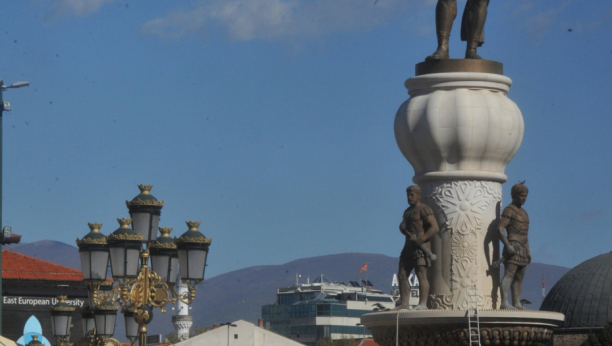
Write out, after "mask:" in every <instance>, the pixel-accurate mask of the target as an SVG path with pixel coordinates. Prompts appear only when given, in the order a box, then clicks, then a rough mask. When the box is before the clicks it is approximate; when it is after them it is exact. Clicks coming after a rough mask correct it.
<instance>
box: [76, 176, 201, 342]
mask: <svg viewBox="0 0 612 346" xmlns="http://www.w3.org/2000/svg"><path fill="white" fill-rule="evenodd" d="M138 188H139V189H140V191H141V193H140V194H139V195H138V196H136V197H135V198H134V199H132V201H127V202H126V204H127V207H128V209H129V211H130V216H131V217H132V219H118V221H119V224H120V227H119V228H118V229H117V230H116V231H114V232H113V233H111V234H110V235H109V236H108V237H105V236H104V235H103V234H101V233H100V227H101V226H102V224H89V225H90V228H91V232H90V233H89V234H88V235H86V236H85V237H84V238H83V239H81V240H80V239H77V244H78V246H79V252H80V253H81V266H82V268H83V279H84V282H85V283H86V284H87V286H88V289H89V296H90V306H91V307H92V310H91V312H87V311H84V312H83V319H84V322H83V323H84V324H83V329H84V331H85V332H86V335H87V336H86V338H84V339H82V340H84V341H82V342H81V341H80V342H79V343H78V344H79V345H81V343H82V344H83V345H85V344H86V345H91V346H102V345H105V343H107V342H113V343H115V344H117V343H118V341H116V340H115V339H112V338H111V336H112V335H113V333H114V327H115V319H116V314H117V310H118V309H119V308H118V306H116V305H115V304H118V305H119V306H121V312H122V313H123V314H124V317H125V329H126V335H127V337H128V338H130V340H133V339H134V338H136V337H137V338H138V340H139V343H140V346H146V339H147V327H146V325H147V324H148V323H149V322H151V320H152V318H153V308H154V307H158V308H160V310H161V312H162V313H165V312H166V310H165V306H166V305H167V304H168V303H173V304H174V303H176V301H177V300H180V301H181V302H183V303H185V304H191V303H193V300H194V299H195V292H196V286H197V284H199V283H202V282H203V281H204V270H205V268H206V258H207V256H208V248H209V246H210V244H211V241H212V240H211V239H209V238H206V237H204V235H203V234H202V233H200V232H199V231H198V227H199V225H200V222H199V221H188V222H187V226H188V227H189V229H188V231H187V232H185V233H184V234H183V235H182V236H180V237H179V238H175V239H174V240H173V239H172V238H170V231H171V230H172V228H160V229H159V230H160V232H161V236H160V237H159V238H157V226H158V224H159V216H160V214H161V209H162V207H163V204H164V202H163V201H161V202H160V201H158V200H157V199H156V198H155V197H153V196H152V195H151V194H150V190H151V188H152V186H151V185H139V186H138ZM130 223H131V224H132V229H130V228H129V225H130ZM143 242H144V243H145V244H146V247H145V248H144V249H143V247H142V243H143ZM109 251H110V262H111V270H112V275H113V278H115V279H116V280H115V282H116V285H115V286H114V287H113V288H112V289H111V290H110V291H108V290H103V289H102V287H104V286H109V287H112V284H109V283H108V282H107V281H106V270H107V269H106V268H107V265H108V260H109ZM138 257H140V266H139V261H138ZM149 257H151V268H149ZM179 264H180V273H181V274H180V276H181V280H182V281H184V282H186V283H188V284H189V286H188V287H189V291H188V292H185V293H181V294H179V293H177V292H176V291H175V290H174V284H175V283H176V274H177V272H178V271H179V269H178V265H179ZM92 315H93V318H92ZM92 319H93V321H94V324H95V328H93V327H92V325H91V320H92Z"/></svg>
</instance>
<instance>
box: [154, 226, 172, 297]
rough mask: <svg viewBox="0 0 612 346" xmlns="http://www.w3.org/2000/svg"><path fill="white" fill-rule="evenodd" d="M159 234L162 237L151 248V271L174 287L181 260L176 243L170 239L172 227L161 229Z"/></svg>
mask: <svg viewBox="0 0 612 346" xmlns="http://www.w3.org/2000/svg"><path fill="white" fill-rule="evenodd" d="M159 232H160V233H161V236H160V237H159V238H157V241H155V242H154V243H151V244H150V246H149V250H150V252H151V270H153V271H154V272H156V273H157V274H159V277H160V279H161V281H162V282H165V283H167V284H169V285H172V286H174V284H175V283H176V274H177V272H178V266H179V259H178V251H177V250H176V243H175V242H174V240H173V239H172V238H170V232H172V227H162V228H160V229H159Z"/></svg>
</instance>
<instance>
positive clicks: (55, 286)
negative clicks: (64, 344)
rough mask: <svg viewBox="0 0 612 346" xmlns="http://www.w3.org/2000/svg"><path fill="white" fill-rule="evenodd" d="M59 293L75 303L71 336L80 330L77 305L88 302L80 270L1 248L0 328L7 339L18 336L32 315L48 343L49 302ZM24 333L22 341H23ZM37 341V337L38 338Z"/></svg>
mask: <svg viewBox="0 0 612 346" xmlns="http://www.w3.org/2000/svg"><path fill="white" fill-rule="evenodd" d="M59 295H67V296H68V300H67V303H69V304H72V305H74V306H75V307H76V310H75V312H74V314H73V316H72V324H73V328H72V335H73V340H77V339H79V338H80V337H81V335H82V334H83V329H82V322H81V314H80V309H81V308H82V307H84V306H86V305H87V304H88V303H87V301H88V295H87V288H86V287H85V285H83V274H82V273H81V271H80V270H77V269H73V268H69V267H65V266H61V265H59V264H55V263H51V262H47V261H43V260H40V259H37V258H34V257H30V256H26V255H22V254H18V253H16V252H12V251H8V250H2V332H3V336H4V337H7V338H9V339H11V340H18V339H19V338H21V337H22V336H23V335H24V333H25V332H28V331H24V327H25V326H26V323H27V322H28V320H30V318H31V317H32V316H34V317H35V318H36V319H37V320H38V322H40V326H41V327H42V334H43V336H44V337H45V338H47V339H48V340H49V341H50V342H51V344H53V343H55V337H54V336H53V332H52V330H51V314H50V309H51V305H53V304H55V303H57V297H58V296H59ZM27 339H28V338H27V337H26V342H27ZM39 341H40V339H39Z"/></svg>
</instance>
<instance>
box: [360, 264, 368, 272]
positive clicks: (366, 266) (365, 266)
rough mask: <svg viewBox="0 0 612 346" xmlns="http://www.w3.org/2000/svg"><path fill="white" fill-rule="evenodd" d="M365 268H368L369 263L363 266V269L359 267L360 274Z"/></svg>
mask: <svg viewBox="0 0 612 346" xmlns="http://www.w3.org/2000/svg"><path fill="white" fill-rule="evenodd" d="M364 270H368V264H367V263H366V264H364V265H363V267H361V269H359V274H361V272H362V271H364Z"/></svg>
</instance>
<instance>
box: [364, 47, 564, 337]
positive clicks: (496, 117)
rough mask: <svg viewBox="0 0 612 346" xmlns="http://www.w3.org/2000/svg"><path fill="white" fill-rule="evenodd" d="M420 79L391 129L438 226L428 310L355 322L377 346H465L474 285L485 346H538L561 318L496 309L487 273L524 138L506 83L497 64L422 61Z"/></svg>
mask: <svg viewBox="0 0 612 346" xmlns="http://www.w3.org/2000/svg"><path fill="white" fill-rule="evenodd" d="M416 70H417V76H416V77H413V78H410V79H408V80H407V81H406V83H405V85H406V88H407V89H408V94H409V95H410V98H409V99H408V100H407V101H406V102H404V103H403V104H402V105H401V106H400V108H399V110H398V111H397V115H396V117H395V125H394V130H395V139H396V141H397V145H398V147H399V149H400V151H401V152H402V154H404V156H405V157H406V159H407V160H408V162H410V164H411V165H412V167H413V168H414V173H415V175H414V177H413V178H412V180H413V181H414V183H416V184H418V185H419V186H420V187H421V189H422V192H423V193H422V196H421V201H422V202H423V203H425V204H427V205H428V206H429V207H431V208H432V210H433V211H434V213H435V216H436V219H437V221H438V224H439V226H440V231H439V232H438V234H437V235H435V236H434V237H432V238H431V239H430V242H431V249H432V252H433V253H434V254H435V255H436V256H437V260H435V261H432V266H431V267H430V268H429V269H428V270H427V276H428V279H429V282H430V292H429V293H430V295H429V297H428V307H429V309H430V310H418V311H414V310H410V311H409V310H401V311H391V312H379V313H370V314H366V315H363V316H362V317H361V323H362V324H364V325H365V326H366V327H367V328H368V329H370V330H371V331H372V335H373V336H374V339H375V340H376V342H377V343H378V344H380V345H381V346H392V345H396V342H398V341H399V345H414V346H420V345H423V346H424V345H427V346H437V345H440V346H442V345H445V346H446V345H462V346H465V345H470V344H471V343H470V333H476V330H471V331H470V330H469V327H468V317H467V314H468V311H467V308H468V306H467V299H466V287H468V286H471V287H474V286H475V287H476V288H477V290H478V309H479V314H478V315H479V316H480V329H479V331H480V337H481V344H482V345H532V346H543V345H545V344H546V343H547V342H548V341H549V340H550V339H551V337H552V329H553V328H555V327H557V326H558V325H559V324H560V323H561V322H562V321H563V320H564V316H563V314H559V313H551V312H539V311H524V310H496V309H498V308H499V305H500V301H499V300H500V299H499V285H500V272H499V269H497V270H493V269H492V268H491V264H492V263H493V262H494V261H496V260H497V259H499V257H500V248H499V232H498V230H497V224H498V221H499V216H500V212H501V209H502V205H501V202H502V189H501V184H502V183H504V182H505V181H506V180H507V177H506V175H505V174H504V170H505V168H506V165H507V164H508V163H509V162H510V160H511V159H512V157H513V156H514V154H516V152H517V151H518V148H519V147H520V145H521V141H522V139H523V131H524V123H523V117H522V115H521V111H520V110H519V109H518V107H517V106H516V104H515V103H514V102H512V101H511V100H510V99H509V98H508V97H507V94H508V92H509V90H510V86H511V85H512V81H511V80H510V78H508V77H505V76H503V75H502V73H503V67H502V65H501V64H500V63H498V62H494V61H486V60H463V59H462V60H442V61H433V62H425V63H421V64H418V65H417V69H416ZM527 270H529V269H527ZM472 308H473V307H472ZM396 333H397V334H396Z"/></svg>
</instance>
